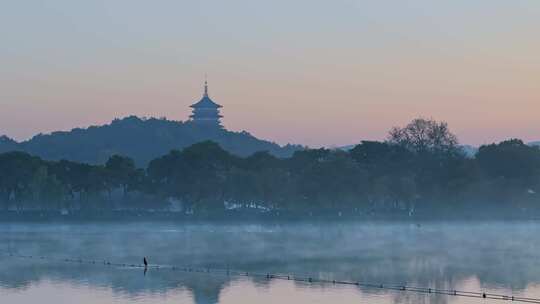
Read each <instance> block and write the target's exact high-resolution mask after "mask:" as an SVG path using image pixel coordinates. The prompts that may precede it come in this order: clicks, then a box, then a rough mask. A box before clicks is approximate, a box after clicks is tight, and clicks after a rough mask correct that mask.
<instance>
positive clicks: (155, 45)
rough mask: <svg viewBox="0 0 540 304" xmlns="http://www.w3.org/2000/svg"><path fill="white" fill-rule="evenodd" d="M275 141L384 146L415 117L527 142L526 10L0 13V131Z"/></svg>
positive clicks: (531, 7)
mask: <svg viewBox="0 0 540 304" xmlns="http://www.w3.org/2000/svg"><path fill="white" fill-rule="evenodd" d="M205 73H207V74H208V81H209V85H210V96H211V97H212V98H213V99H214V100H215V101H216V102H218V103H220V104H222V105H223V106H224V109H223V111H222V112H223V114H224V116H225V118H224V120H223V124H224V125H225V126H226V127H227V128H228V129H231V130H236V131H240V130H247V131H249V132H251V133H252V134H254V135H255V136H257V137H261V138H265V139H270V140H273V141H276V142H278V143H281V144H284V143H287V142H292V143H300V144H306V145H310V146H321V145H327V146H333V145H344V144H352V143H358V142H359V141H360V140H362V139H378V140H380V139H384V138H385V136H386V133H387V131H388V130H389V129H390V128H391V127H392V126H396V125H404V124H406V123H407V122H408V121H410V120H411V119H413V118H415V117H417V116H423V117H432V118H434V119H437V120H445V121H447V122H448V123H449V124H450V127H451V129H452V130H453V131H454V133H456V134H457V135H458V137H459V138H460V141H461V142H462V143H466V144H474V145H478V144H483V143H489V142H493V141H499V140H502V139H506V138H510V137H519V138H522V139H524V140H525V141H530V140H540V1H538V0H529V1H522V0H476V1H475V0H447V1H433V0H417V1H413V0H411V1H409V0H403V1H396V0H373V1H362V0H332V1H327V0H325V1H318V0H301V1H300V0H295V1H293V0H286V1H285V0H283V1H282V0H272V1H256V0H245V1H239V0H227V1H224V0H221V1H217V0H216V1H202V0H193V1H179V0H163V1H160V0H154V1H150V0H147V1H141V0H114V1H113V0H92V1H87V0H84V1H83V0H55V1H45V0H43V1H40V0H34V1H30V0H17V1H1V2H0V106H1V107H0V134H6V135H8V136H10V137H13V138H16V139H18V140H21V139H27V138H29V137H31V136H32V135H34V134H36V133H39V132H43V133H46V132H50V131H54V130H69V129H71V128H73V127H79V126H82V127H85V126H89V125H94V124H102V123H107V122H109V121H110V120H112V119H113V118H115V117H123V116H127V115H130V114H135V115H139V116H156V117H162V116H165V117H167V118H169V119H174V120H185V119H187V117H188V115H189V112H190V109H189V108H188V106H189V105H190V104H192V103H193V102H194V101H197V100H198V99H199V98H200V96H201V93H202V83H203V81H204V74H205Z"/></svg>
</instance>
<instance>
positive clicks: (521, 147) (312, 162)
mask: <svg viewBox="0 0 540 304" xmlns="http://www.w3.org/2000/svg"><path fill="white" fill-rule="evenodd" d="M539 186H540V148H538V147H534V146H529V145H526V144H524V143H523V142H522V141H521V140H518V139H511V140H507V141H503V142H501V143H498V144H491V145H485V146H482V147H480V148H479V150H478V152H477V153H476V155H475V157H473V158H471V157H468V156H466V154H465V153H464V152H463V151H462V149H461V148H460V146H459V145H458V141H457V139H456V136H455V135H453V134H452V133H451V132H450V131H449V129H448V126H447V125H446V123H442V122H436V121H433V120H429V119H415V120H413V121H412V122H411V123H410V124H408V125H407V126H404V127H402V128H393V129H392V130H391V131H390V132H389V136H388V138H387V140H386V141H384V142H376V141H363V142H362V143H360V144H358V145H357V146H355V147H354V148H352V149H350V150H348V151H342V150H329V149H305V150H299V151H296V152H295V153H294V154H293V155H292V156H291V157H288V158H278V157H276V156H274V155H272V154H271V153H268V152H256V153H254V154H252V155H250V156H246V157H241V156H237V155H234V154H232V153H230V152H228V151H226V150H224V149H222V148H221V147H220V145H218V144H217V143H215V142H212V141H204V142H200V143H196V144H193V145H191V146H189V147H187V148H185V149H183V150H172V151H170V152H169V153H168V154H165V155H163V156H161V157H157V158H155V159H153V160H151V161H150V162H149V163H148V165H147V166H146V168H145V169H141V168H138V167H137V166H136V165H135V161H134V160H133V159H131V158H129V157H125V156H120V155H113V156H111V157H110V158H109V159H108V161H106V163H105V165H90V164H84V163H78V162H72V161H68V160H60V161H46V160H42V159H41V158H38V157H35V156H31V155H30V154H28V153H25V152H8V153H4V154H0V203H1V206H2V207H3V209H4V210H17V211H32V210H54V211H56V212H58V211H62V212H63V213H73V212H85V211H92V210H115V211H118V212H120V211H128V210H144V211H155V212H158V211H159V212H167V213H171V211H175V212H178V213H176V214H183V215H194V216H207V215H230V214H246V213H247V214H268V215H272V216H287V215H302V216H352V215H354V216H391V215H398V216H406V217H409V216H413V217H415V216H418V217H420V216H431V215H436V214H438V215H441V216H449V217H454V216H458V217H463V216H467V217H473V218H476V217H483V216H491V215H494V214H499V215H503V216H534V214H540V213H539V211H540V208H539V207H538V206H539V203H540V199H539V196H538V194H537V192H538V189H539V188H540V187H539Z"/></svg>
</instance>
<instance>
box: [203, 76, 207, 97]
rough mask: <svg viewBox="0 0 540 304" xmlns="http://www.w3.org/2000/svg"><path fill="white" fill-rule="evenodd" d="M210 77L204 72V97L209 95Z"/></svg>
mask: <svg viewBox="0 0 540 304" xmlns="http://www.w3.org/2000/svg"><path fill="white" fill-rule="evenodd" d="M207 78H208V77H207V76H206V74H204V97H208V79H207Z"/></svg>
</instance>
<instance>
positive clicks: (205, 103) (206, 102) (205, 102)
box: [190, 81, 222, 109]
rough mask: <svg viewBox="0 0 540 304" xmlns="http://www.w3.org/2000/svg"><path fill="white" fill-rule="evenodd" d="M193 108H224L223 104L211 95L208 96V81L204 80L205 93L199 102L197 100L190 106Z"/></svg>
mask: <svg viewBox="0 0 540 304" xmlns="http://www.w3.org/2000/svg"><path fill="white" fill-rule="evenodd" d="M190 107H191V108H214V109H219V108H222V106H221V105H219V104H217V103H215V102H214V101H213V100H212V99H210V97H209V96H208V83H207V82H206V81H205V82H204V95H203V97H202V98H201V100H199V102H196V103H194V104H192V105H191V106H190Z"/></svg>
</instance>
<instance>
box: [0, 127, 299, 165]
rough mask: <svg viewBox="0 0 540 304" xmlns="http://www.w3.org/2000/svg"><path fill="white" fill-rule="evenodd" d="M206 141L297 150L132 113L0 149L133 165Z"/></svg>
mask: <svg viewBox="0 0 540 304" xmlns="http://www.w3.org/2000/svg"><path fill="white" fill-rule="evenodd" d="M205 140H211V141H214V142H216V143H218V144H219V145H220V146H221V147H223V148H224V149H225V150H227V151H228V152H230V153H232V154H235V155H238V156H248V155H251V154H253V153H255V152H258V151H268V152H269V153H271V154H272V155H275V156H277V157H289V156H291V155H292V154H293V152H294V151H296V150H298V149H301V148H302V147H300V146H294V145H287V146H284V147H281V146H279V145H277V144H275V143H272V142H269V141H265V140H260V139H257V138H255V137H254V136H252V135H251V134H249V133H247V132H231V131H227V130H225V129H219V128H207V127H200V126H197V125H194V124H191V123H189V122H186V123H184V122H176V121H170V120H165V119H155V118H151V119H141V118H138V117H135V116H131V117H127V118H124V119H117V120H114V121H113V122H112V123H110V124H108V125H103V126H93V127H89V128H86V129H73V130H71V131H68V132H54V133H51V134H45V135H44V134H40V135H37V136H34V137H33V138H32V139H30V140H28V141H24V142H21V143H17V142H15V141H13V140H11V139H9V138H7V137H5V136H4V137H2V138H0V152H9V151H14V150H18V151H24V152H27V153H30V154H32V155H35V156H39V157H41V158H43V159H46V160H61V159H65V160H71V161H76V162H82V163H89V164H104V163H105V162H106V161H107V159H109V157H111V156H112V155H115V154H119V155H125V156H129V157H130V158H132V159H133V160H134V161H135V163H136V164H137V165H138V166H145V165H147V164H148V162H149V161H150V160H152V159H154V158H156V157H159V156H161V155H163V154H166V153H168V152H169V151H171V150H173V149H182V148H185V147H187V146H190V145H193V144H195V143H197V142H201V141H205Z"/></svg>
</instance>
